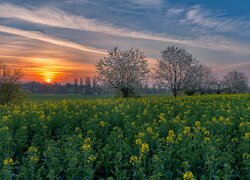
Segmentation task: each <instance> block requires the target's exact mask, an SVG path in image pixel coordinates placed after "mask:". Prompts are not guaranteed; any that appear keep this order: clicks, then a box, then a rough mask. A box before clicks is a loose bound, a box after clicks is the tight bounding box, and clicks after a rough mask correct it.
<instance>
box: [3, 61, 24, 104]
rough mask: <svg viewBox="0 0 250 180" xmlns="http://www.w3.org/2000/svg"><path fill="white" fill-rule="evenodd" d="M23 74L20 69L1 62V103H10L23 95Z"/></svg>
mask: <svg viewBox="0 0 250 180" xmlns="http://www.w3.org/2000/svg"><path fill="white" fill-rule="evenodd" d="M22 76H23V74H22V71H21V70H20V69H15V68H12V67H11V66H9V65H7V64H4V63H1V64H0V104H9V103H10V102H11V101H12V100H15V99H18V98H20V97H21V96H22V92H21V78H22Z"/></svg>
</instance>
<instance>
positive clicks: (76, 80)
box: [75, 78, 78, 94]
mask: <svg viewBox="0 0 250 180" xmlns="http://www.w3.org/2000/svg"><path fill="white" fill-rule="evenodd" d="M77 89H78V79H77V78H75V94H77V93H78V90H77Z"/></svg>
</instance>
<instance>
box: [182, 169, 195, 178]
mask: <svg viewBox="0 0 250 180" xmlns="http://www.w3.org/2000/svg"><path fill="white" fill-rule="evenodd" d="M183 179H184V180H193V179H194V175H193V173H192V172H191V171H187V172H185V173H184V174H183Z"/></svg>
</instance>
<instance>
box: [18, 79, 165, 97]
mask: <svg viewBox="0 0 250 180" xmlns="http://www.w3.org/2000/svg"><path fill="white" fill-rule="evenodd" d="M21 89H22V91H23V92H26V93H32V94H77V95H101V94H115V93H116V91H115V89H113V88H111V87H110V86H105V85H99V84H97V81H96V78H90V77H86V78H85V79H84V80H83V78H75V80H74V83H66V84H61V83H57V82H55V83H51V84H48V83H40V82H36V81H31V82H25V83H22V84H21ZM136 91H137V93H142V94H159V93H166V92H168V90H167V89H166V88H163V87H159V86H156V85H153V86H149V85H147V84H146V85H144V86H142V87H140V88H139V89H137V90H136Z"/></svg>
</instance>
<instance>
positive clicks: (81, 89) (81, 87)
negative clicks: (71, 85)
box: [80, 78, 83, 95]
mask: <svg viewBox="0 0 250 180" xmlns="http://www.w3.org/2000/svg"><path fill="white" fill-rule="evenodd" d="M80 93H81V95H82V94H83V80H82V78H80Z"/></svg>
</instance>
